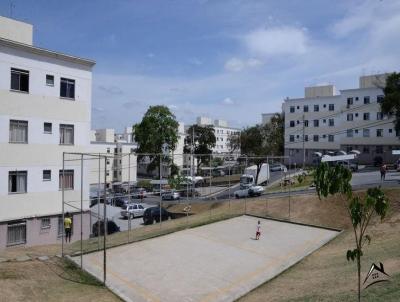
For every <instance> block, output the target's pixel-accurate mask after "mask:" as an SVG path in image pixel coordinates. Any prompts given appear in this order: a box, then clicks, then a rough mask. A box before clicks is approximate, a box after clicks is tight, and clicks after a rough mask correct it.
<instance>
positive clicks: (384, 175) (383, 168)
mask: <svg viewBox="0 0 400 302" xmlns="http://www.w3.org/2000/svg"><path fill="white" fill-rule="evenodd" d="M386 170H387V168H386V165H385V164H382V166H381V181H384V180H385V177H386Z"/></svg>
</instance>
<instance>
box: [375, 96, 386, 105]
mask: <svg viewBox="0 0 400 302" xmlns="http://www.w3.org/2000/svg"><path fill="white" fill-rule="evenodd" d="M383 98H384V96H383V95H378V96H377V97H376V102H377V103H382V102H383Z"/></svg>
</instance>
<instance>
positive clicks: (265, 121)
mask: <svg viewBox="0 0 400 302" xmlns="http://www.w3.org/2000/svg"><path fill="white" fill-rule="evenodd" d="M276 114H277V112H274V113H262V114H261V124H262V125H265V124H268V123H269V122H271V119H272V118H273V117H274V116H275V115H276Z"/></svg>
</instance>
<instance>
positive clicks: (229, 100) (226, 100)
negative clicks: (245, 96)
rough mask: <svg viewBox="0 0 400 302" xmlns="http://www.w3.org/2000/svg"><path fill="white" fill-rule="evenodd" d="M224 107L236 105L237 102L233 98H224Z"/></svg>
mask: <svg viewBox="0 0 400 302" xmlns="http://www.w3.org/2000/svg"><path fill="white" fill-rule="evenodd" d="M222 104H223V105H235V102H234V101H233V100H232V99H231V98H224V99H223V100H222Z"/></svg>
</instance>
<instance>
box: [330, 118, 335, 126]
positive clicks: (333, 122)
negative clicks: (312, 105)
mask: <svg viewBox="0 0 400 302" xmlns="http://www.w3.org/2000/svg"><path fill="white" fill-rule="evenodd" d="M328 125H329V127H333V126H335V119H333V118H330V119H329V123H328Z"/></svg>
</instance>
